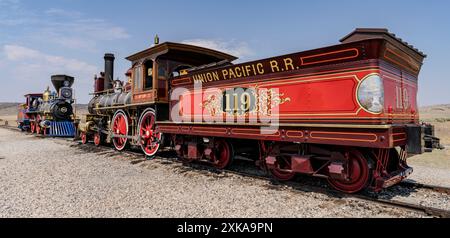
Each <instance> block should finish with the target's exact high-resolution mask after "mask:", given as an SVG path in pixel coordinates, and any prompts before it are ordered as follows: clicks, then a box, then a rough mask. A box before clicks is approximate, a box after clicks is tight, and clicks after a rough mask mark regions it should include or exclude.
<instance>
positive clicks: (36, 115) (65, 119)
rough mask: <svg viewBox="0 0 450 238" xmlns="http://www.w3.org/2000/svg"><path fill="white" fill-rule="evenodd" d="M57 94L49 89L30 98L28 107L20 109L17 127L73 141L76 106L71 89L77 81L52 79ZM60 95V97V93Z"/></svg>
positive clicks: (28, 98)
mask: <svg viewBox="0 0 450 238" xmlns="http://www.w3.org/2000/svg"><path fill="white" fill-rule="evenodd" d="M51 81H52V84H53V86H54V88H55V90H56V92H51V91H50V88H48V87H47V89H46V90H45V92H44V93H36V94H27V95H25V97H26V103H25V104H22V105H20V106H19V112H18V117H17V122H18V127H19V128H20V129H21V130H22V131H29V132H31V133H36V134H43V135H45V136H51V137H74V136H75V134H76V133H75V132H76V130H75V126H74V124H73V121H74V109H73V106H72V104H73V103H74V102H75V100H74V97H73V96H74V95H73V88H72V85H73V83H74V81H75V79H74V78H73V77H71V76H67V75H53V76H51ZM57 92H58V93H57Z"/></svg>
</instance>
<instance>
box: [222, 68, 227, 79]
mask: <svg viewBox="0 0 450 238" xmlns="http://www.w3.org/2000/svg"><path fill="white" fill-rule="evenodd" d="M222 75H223V79H227V76H228V70H226V69H224V70H222Z"/></svg>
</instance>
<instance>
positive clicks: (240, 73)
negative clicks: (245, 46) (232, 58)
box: [235, 67, 245, 78]
mask: <svg viewBox="0 0 450 238" xmlns="http://www.w3.org/2000/svg"><path fill="white" fill-rule="evenodd" d="M235 71H236V76H238V77H239V78H240V77H242V71H241V68H239V67H236V69H235ZM244 76H245V75H244Z"/></svg>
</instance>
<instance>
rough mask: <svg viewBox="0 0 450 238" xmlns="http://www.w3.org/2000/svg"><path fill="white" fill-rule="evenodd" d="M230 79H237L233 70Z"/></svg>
mask: <svg viewBox="0 0 450 238" xmlns="http://www.w3.org/2000/svg"><path fill="white" fill-rule="evenodd" d="M229 73H230V79H232V78H236V74H235V73H234V72H233V69H230V72H229Z"/></svg>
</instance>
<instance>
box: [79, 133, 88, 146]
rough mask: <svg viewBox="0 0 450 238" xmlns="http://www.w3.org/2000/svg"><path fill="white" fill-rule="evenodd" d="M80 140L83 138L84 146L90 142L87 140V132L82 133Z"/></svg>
mask: <svg viewBox="0 0 450 238" xmlns="http://www.w3.org/2000/svg"><path fill="white" fill-rule="evenodd" d="M80 138H81V143H82V144H84V145H85V144H87V142H88V139H87V135H86V132H84V131H83V132H81V133H80Z"/></svg>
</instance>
